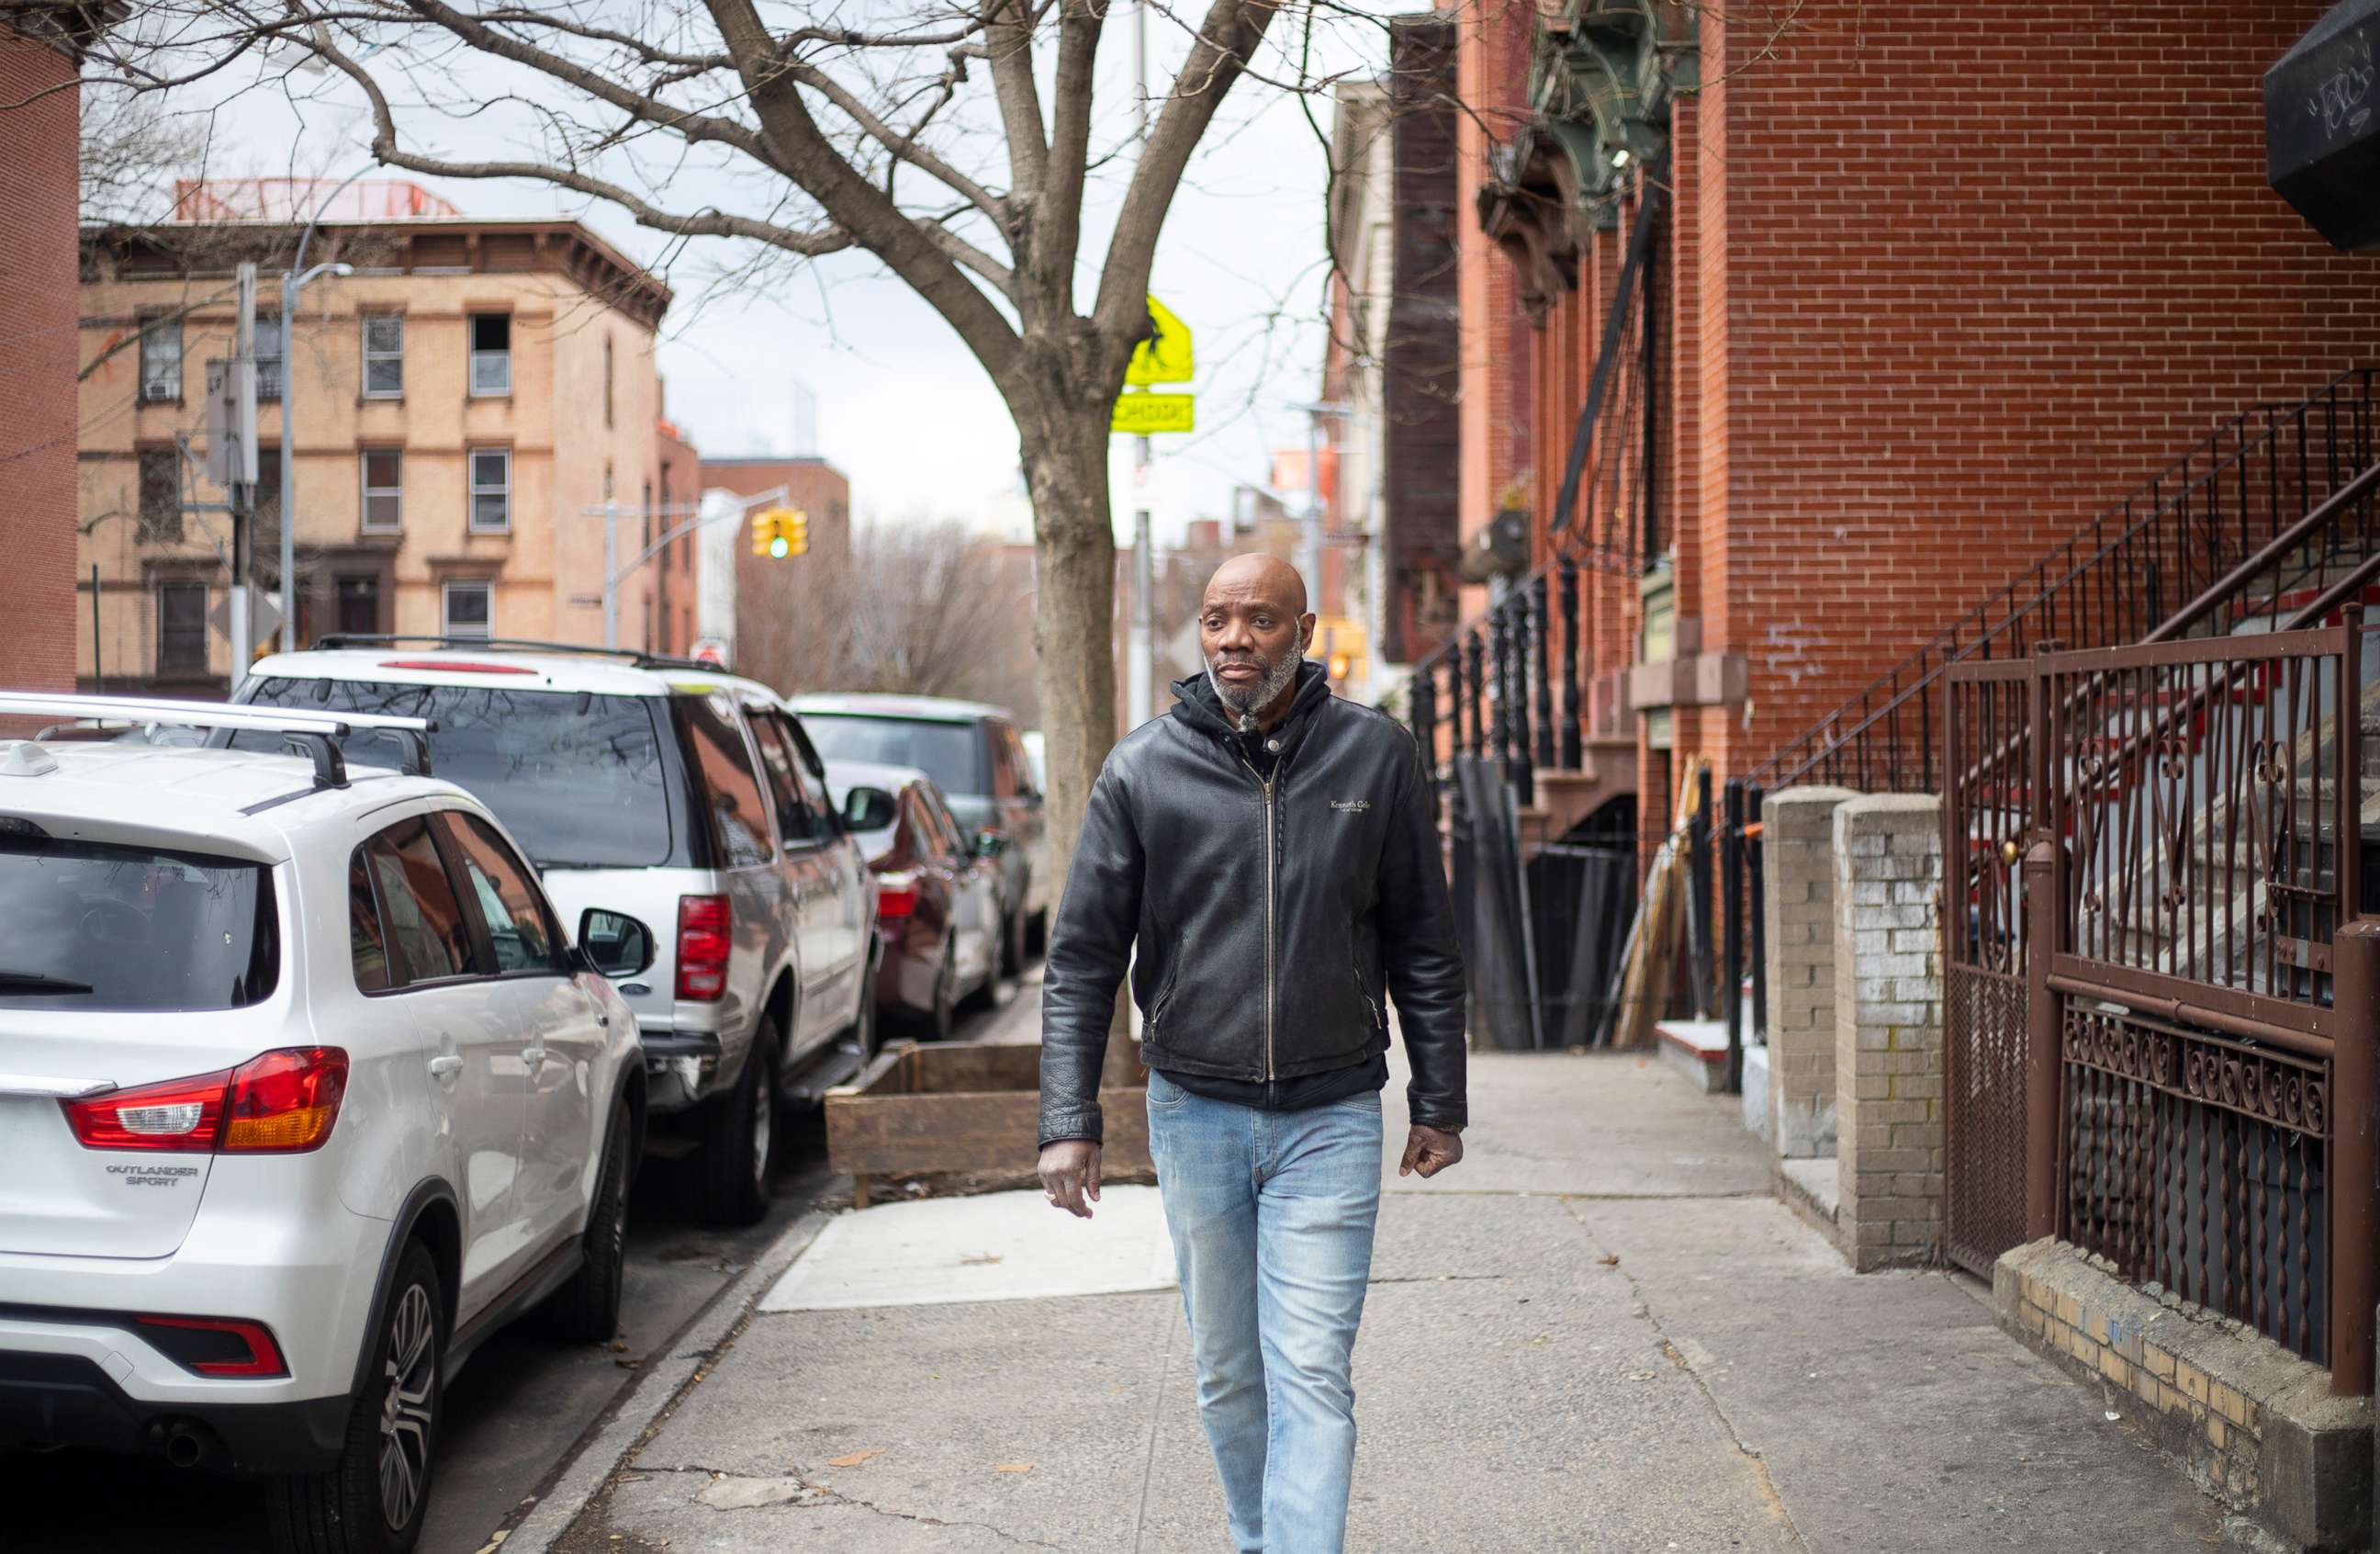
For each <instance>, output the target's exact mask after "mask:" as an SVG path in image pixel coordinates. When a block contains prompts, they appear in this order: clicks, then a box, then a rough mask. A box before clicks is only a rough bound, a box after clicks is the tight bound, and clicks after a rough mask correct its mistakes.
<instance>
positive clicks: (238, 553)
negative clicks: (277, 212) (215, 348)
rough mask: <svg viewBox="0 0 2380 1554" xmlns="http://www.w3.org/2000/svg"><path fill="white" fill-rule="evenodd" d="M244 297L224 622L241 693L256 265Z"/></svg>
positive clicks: (250, 265) (252, 466)
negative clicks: (229, 627)
mask: <svg viewBox="0 0 2380 1554" xmlns="http://www.w3.org/2000/svg"><path fill="white" fill-rule="evenodd" d="M236 275H237V279H236V285H237V291H238V297H239V304H238V307H239V311H238V315H237V316H238V321H239V322H238V323H237V329H236V333H235V334H234V335H233V337H232V338H233V345H232V363H233V365H232V383H233V388H234V392H235V393H236V394H237V395H238V413H237V416H236V418H235V419H234V424H233V431H232V435H233V437H234V438H235V440H236V443H237V451H236V452H235V454H234V455H233V466H232V488H231V595H230V598H229V600H228V601H227V602H226V608H225V618H226V619H227V620H228V621H229V623H230V625H231V688H232V689H234V690H237V689H238V688H239V682H240V679H241V677H242V676H244V675H245V674H247V673H248V655H249V651H250V650H253V649H254V648H255V646H256V635H255V633H254V632H252V631H251V630H249V592H248V579H249V572H250V571H251V570H252V569H253V568H252V566H251V564H250V561H249V546H250V545H251V543H253V541H254V540H255V530H256V524H255V518H256V263H255V261H253V260H243V261H240V265H239V269H238V270H237V273H236Z"/></svg>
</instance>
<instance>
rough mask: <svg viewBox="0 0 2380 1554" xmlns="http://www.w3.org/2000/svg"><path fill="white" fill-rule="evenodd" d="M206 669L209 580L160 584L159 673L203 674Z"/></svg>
mask: <svg viewBox="0 0 2380 1554" xmlns="http://www.w3.org/2000/svg"><path fill="white" fill-rule="evenodd" d="M206 672H207V586H206V584H204V583H196V582H180V583H160V584H158V585H157V673H158V674H161V675H164V674H205V673H206Z"/></svg>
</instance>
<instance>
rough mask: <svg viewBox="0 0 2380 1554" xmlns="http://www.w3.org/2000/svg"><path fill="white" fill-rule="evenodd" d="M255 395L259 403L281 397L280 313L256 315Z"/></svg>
mask: <svg viewBox="0 0 2380 1554" xmlns="http://www.w3.org/2000/svg"><path fill="white" fill-rule="evenodd" d="M256 397H257V400H258V402H259V403H263V402H265V401H268V400H277V399H279V398H280V397H281V315H280V314H278V313H259V314H257V315H256Z"/></svg>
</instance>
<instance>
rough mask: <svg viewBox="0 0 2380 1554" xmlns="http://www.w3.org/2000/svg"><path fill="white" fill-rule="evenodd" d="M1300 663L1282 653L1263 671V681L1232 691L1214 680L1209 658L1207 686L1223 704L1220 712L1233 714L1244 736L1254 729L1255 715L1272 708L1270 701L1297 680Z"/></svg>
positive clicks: (1289, 654) (1296, 656) (1298, 657)
mask: <svg viewBox="0 0 2380 1554" xmlns="http://www.w3.org/2000/svg"><path fill="white" fill-rule="evenodd" d="M1299 662H1300V655H1298V654H1296V653H1283V654H1282V655H1281V661H1280V662H1277V663H1275V664H1273V665H1272V666H1271V667H1270V668H1269V669H1267V670H1266V671H1265V676H1264V678H1263V679H1261V680H1259V681H1257V683H1256V684H1255V685H1254V686H1250V687H1249V688H1248V689H1246V690H1244V691H1241V690H1233V688H1232V687H1231V686H1226V685H1224V684H1223V682H1222V681H1221V680H1220V679H1219V678H1217V677H1216V674H1215V661H1214V660H1212V659H1209V660H1208V661H1207V683H1208V685H1210V686H1214V687H1215V696H1216V698H1217V699H1219V700H1220V701H1221V702H1222V704H1223V710H1224V711H1226V712H1229V713H1230V714H1232V716H1233V719H1234V720H1236V721H1237V722H1238V723H1239V725H1240V731H1241V732H1242V733H1244V734H1245V733H1246V732H1247V731H1249V730H1250V729H1253V728H1255V727H1256V715H1257V713H1258V712H1261V711H1263V710H1265V709H1266V708H1268V707H1269V706H1271V705H1272V703H1273V698H1275V697H1278V696H1279V695H1281V692H1283V691H1285V690H1287V689H1288V688H1289V683H1290V682H1291V681H1293V680H1294V679H1296V678H1297V666H1298V663H1299Z"/></svg>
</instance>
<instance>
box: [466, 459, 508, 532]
mask: <svg viewBox="0 0 2380 1554" xmlns="http://www.w3.org/2000/svg"><path fill="white" fill-rule="evenodd" d="M512 527H513V451H512V450H511V449H510V448H473V449H472V450H471V532H472V533H474V534H503V533H506V532H508V531H509V530H510V529H511V528H512Z"/></svg>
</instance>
